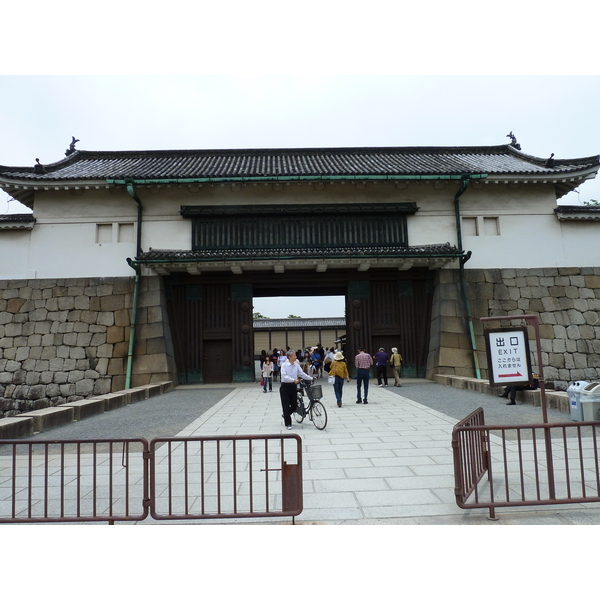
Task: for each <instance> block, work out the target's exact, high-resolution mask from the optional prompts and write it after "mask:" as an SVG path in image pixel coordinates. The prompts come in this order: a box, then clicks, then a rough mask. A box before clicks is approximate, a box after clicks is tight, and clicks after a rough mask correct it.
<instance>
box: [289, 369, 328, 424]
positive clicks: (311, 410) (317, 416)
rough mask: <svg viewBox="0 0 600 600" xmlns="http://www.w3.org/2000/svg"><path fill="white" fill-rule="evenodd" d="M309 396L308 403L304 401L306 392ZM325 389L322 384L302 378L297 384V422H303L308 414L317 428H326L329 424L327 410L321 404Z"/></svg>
mask: <svg viewBox="0 0 600 600" xmlns="http://www.w3.org/2000/svg"><path fill="white" fill-rule="evenodd" d="M305 391H306V395H307V396H308V404H306V403H305V401H304V392H305ZM322 397H323V391H322V389H321V386H320V385H312V384H311V382H309V381H307V380H305V379H301V380H300V382H299V383H298V385H297V405H296V411H295V412H294V419H296V422H297V423H302V421H304V418H305V417H306V415H308V419H309V420H310V421H312V422H313V425H314V426H315V427H316V428H317V429H325V427H326V426H327V411H326V410H325V407H324V406H323V405H322V404H321V402H320V399H321V398H322Z"/></svg>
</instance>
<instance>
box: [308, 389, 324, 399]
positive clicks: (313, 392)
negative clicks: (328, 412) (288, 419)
mask: <svg viewBox="0 0 600 600" xmlns="http://www.w3.org/2000/svg"><path fill="white" fill-rule="evenodd" d="M306 393H307V394H308V397H309V399H310V400H320V399H321V398H322V397H323V390H322V389H321V386H320V385H311V386H310V387H307V388H306Z"/></svg>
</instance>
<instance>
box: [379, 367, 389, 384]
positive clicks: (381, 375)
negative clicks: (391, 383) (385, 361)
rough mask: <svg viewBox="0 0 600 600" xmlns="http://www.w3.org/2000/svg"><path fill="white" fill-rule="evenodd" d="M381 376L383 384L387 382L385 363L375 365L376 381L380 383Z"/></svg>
mask: <svg viewBox="0 0 600 600" xmlns="http://www.w3.org/2000/svg"><path fill="white" fill-rule="evenodd" d="M382 378H383V383H385V385H387V384H388V379H387V365H377V383H378V384H379V385H381V380H382Z"/></svg>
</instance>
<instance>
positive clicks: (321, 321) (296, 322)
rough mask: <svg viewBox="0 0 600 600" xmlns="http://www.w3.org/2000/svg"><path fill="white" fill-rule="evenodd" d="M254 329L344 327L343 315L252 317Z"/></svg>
mask: <svg viewBox="0 0 600 600" xmlns="http://www.w3.org/2000/svg"><path fill="white" fill-rule="evenodd" d="M253 323H254V329H293V328H299V329H313V328H318V327H335V328H337V329H339V328H345V327H346V319H345V318H344V317H323V318H313V319H300V318H299V319H254V322H253Z"/></svg>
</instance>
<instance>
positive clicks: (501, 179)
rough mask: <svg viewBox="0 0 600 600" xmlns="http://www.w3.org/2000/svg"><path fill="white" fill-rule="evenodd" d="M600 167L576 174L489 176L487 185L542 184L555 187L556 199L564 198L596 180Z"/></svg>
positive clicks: (550, 173)
mask: <svg viewBox="0 0 600 600" xmlns="http://www.w3.org/2000/svg"><path fill="white" fill-rule="evenodd" d="M599 169H600V165H595V166H593V167H588V168H586V169H582V170H581V171H577V172H575V173H573V172H571V173H561V172H558V171H557V172H556V173H552V172H549V173H544V174H543V175H538V174H536V175H532V174H512V175H489V176H488V178H487V179H486V181H485V183H486V184H495V185H499V184H504V185H508V184H542V185H553V186H554V189H555V191H556V198H557V199H558V198H562V197H563V196H565V195H566V194H568V193H570V192H572V191H574V190H576V189H577V188H578V187H579V186H580V185H582V184H583V183H585V182H586V181H588V180H589V179H594V178H595V177H596V175H597V174H598V170H599Z"/></svg>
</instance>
